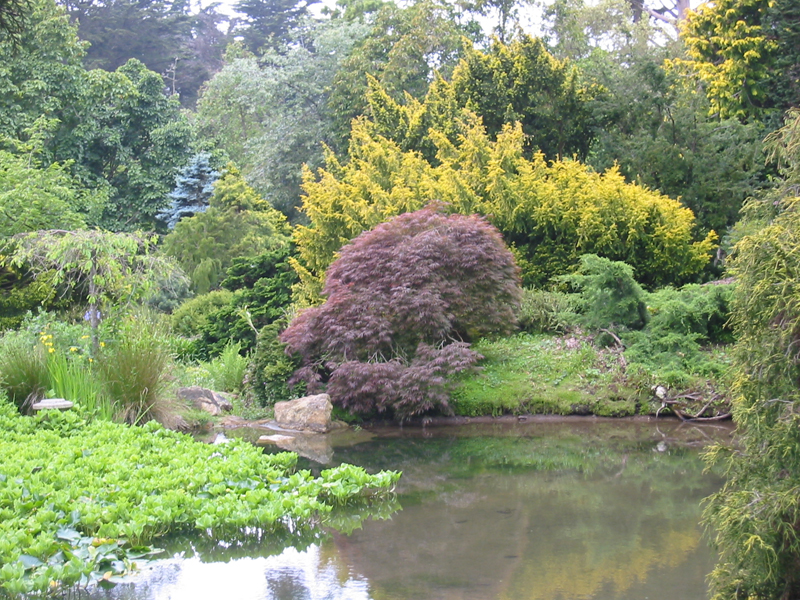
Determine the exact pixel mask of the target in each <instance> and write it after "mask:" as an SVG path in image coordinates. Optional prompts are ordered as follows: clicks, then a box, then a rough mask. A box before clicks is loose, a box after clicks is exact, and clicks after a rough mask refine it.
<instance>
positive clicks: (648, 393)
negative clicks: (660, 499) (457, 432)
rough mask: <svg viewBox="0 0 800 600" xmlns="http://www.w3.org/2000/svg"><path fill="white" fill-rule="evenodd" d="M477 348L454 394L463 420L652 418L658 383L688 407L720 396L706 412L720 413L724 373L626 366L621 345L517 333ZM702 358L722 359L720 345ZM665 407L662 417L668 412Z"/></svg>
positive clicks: (657, 401) (670, 397)
mask: <svg viewBox="0 0 800 600" xmlns="http://www.w3.org/2000/svg"><path fill="white" fill-rule="evenodd" d="M475 349H476V350H477V351H478V352H480V353H481V354H482V355H483V356H484V359H483V360H482V361H481V363H480V370H479V371H478V372H477V373H473V374H469V375H464V376H462V377H460V378H459V380H458V382H457V386H456V390H455V392H454V393H453V402H452V407H453V409H454V411H455V412H456V414H458V415H462V416H480V415H501V414H527V413H533V414H559V415H570V414H579V415H588V414H593V415H598V416H613V417H622V416H630V415H635V414H655V413H656V412H657V411H658V410H659V409H660V408H661V407H662V400H661V399H660V398H658V397H657V396H656V395H655V392H654V389H653V388H654V386H663V388H664V391H665V392H666V394H667V400H668V402H671V401H672V400H673V399H675V400H681V399H682V400H685V401H686V402H684V404H687V405H693V404H696V403H698V402H700V401H701V400H702V404H704V403H705V402H706V401H708V400H709V399H711V398H712V396H713V397H715V398H716V397H717V396H721V397H723V398H719V401H718V402H717V403H716V405H715V403H713V402H712V406H710V407H709V408H708V409H707V411H706V415H707V416H708V415H711V413H712V412H714V411H717V414H718V413H719V410H724V407H723V405H724V396H725V390H726V389H727V383H726V379H727V377H726V375H725V374H722V375H720V376H712V377H709V376H708V374H707V373H702V372H696V373H692V372H691V370H688V371H685V372H683V373H682V374H681V376H680V377H676V376H675V374H674V373H672V372H659V371H658V370H657V369H651V368H648V367H647V366H645V365H641V364H638V363H631V362H630V361H629V360H628V359H626V357H625V353H623V352H622V351H621V350H620V349H619V348H618V347H616V346H615V347H607V348H598V347H597V346H595V345H594V344H592V343H591V340H590V339H589V338H587V337H585V336H580V335H572V334H570V335H564V336H557V335H550V334H536V335H533V334H519V335H516V336H513V337H508V338H503V339H499V340H495V341H486V340H484V341H481V342H479V343H477V344H476V345H475ZM704 353H706V354H708V355H709V356H712V357H713V358H714V360H715V361H716V362H717V363H719V364H724V363H725V361H726V353H725V350H724V348H723V349H720V348H714V349H708V350H704ZM671 378H672V379H671ZM682 396H691V397H685V398H681V397H682ZM682 405H683V404H682ZM670 407H671V405H670V404H668V405H667V406H666V407H664V408H663V409H662V413H666V414H668V413H670V412H671V408H670ZM718 409H719V410H718Z"/></svg>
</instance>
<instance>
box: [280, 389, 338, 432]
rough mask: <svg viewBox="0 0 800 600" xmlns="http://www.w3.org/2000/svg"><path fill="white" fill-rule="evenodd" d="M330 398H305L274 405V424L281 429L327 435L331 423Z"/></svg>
mask: <svg viewBox="0 0 800 600" xmlns="http://www.w3.org/2000/svg"><path fill="white" fill-rule="evenodd" d="M332 410H333V405H332V404H331V397H330V396H328V394H318V395H316V396H306V397H305V398H298V399H297V400H290V401H288V402H278V403H276V404H275V422H276V423H277V424H278V427H281V428H282V429H293V430H295V431H313V432H314V433H327V432H328V431H330V430H331V429H332V427H333V425H332V423H331V411H332Z"/></svg>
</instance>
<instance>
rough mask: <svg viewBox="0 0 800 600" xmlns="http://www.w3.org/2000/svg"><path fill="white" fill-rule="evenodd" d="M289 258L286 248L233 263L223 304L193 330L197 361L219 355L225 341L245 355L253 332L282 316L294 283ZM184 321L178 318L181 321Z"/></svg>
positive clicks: (253, 342)
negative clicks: (231, 342)
mask: <svg viewBox="0 0 800 600" xmlns="http://www.w3.org/2000/svg"><path fill="white" fill-rule="evenodd" d="M290 255H291V251H290V249H289V248H281V249H279V250H274V251H272V252H266V253H264V254H261V255H259V256H256V257H253V258H237V259H234V261H233V265H232V266H231V267H230V268H229V269H228V276H227V277H226V278H225V279H224V280H223V282H222V285H223V287H224V288H226V290H228V294H229V295H228V296H227V297H228V301H227V303H226V304H224V305H222V306H219V308H217V309H216V310H213V311H209V312H207V314H206V316H205V319H204V320H203V322H202V325H199V326H198V325H195V326H194V329H195V331H196V332H197V334H198V339H197V340H196V342H195V344H194V347H195V351H196V355H197V356H198V357H202V358H209V357H213V356H217V355H219V354H220V353H221V352H222V350H223V349H224V348H225V345H226V344H227V343H228V342H229V341H235V342H239V343H241V347H242V351H248V350H250V349H251V348H253V347H254V346H255V344H256V331H258V330H260V329H261V328H263V327H264V326H265V325H268V324H270V323H272V322H273V321H275V320H277V319H279V318H280V317H282V316H283V315H284V313H285V311H286V309H287V308H288V306H289V304H290V303H291V290H292V285H294V284H295V283H297V275H296V274H295V271H294V269H292V267H291V266H290V265H289V263H288V258H289V256H290ZM230 292H232V294H231V293H230ZM221 298H222V296H221V295H220V296H219V297H218V299H221ZM198 304H199V303H198ZM187 318H188V315H186V316H182V321H185V320H186V319H187Z"/></svg>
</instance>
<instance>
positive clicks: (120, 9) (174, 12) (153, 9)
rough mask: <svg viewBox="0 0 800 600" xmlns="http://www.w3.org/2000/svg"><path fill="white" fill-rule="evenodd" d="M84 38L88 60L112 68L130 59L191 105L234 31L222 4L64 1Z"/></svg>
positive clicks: (89, 63) (92, 65) (94, 65)
mask: <svg viewBox="0 0 800 600" xmlns="http://www.w3.org/2000/svg"><path fill="white" fill-rule="evenodd" d="M64 4H65V6H66V8H67V11H68V13H69V16H70V18H71V20H72V21H73V22H74V23H76V24H77V26H78V32H79V34H80V37H81V39H82V40H87V41H88V42H90V43H91V45H90V46H89V47H88V49H87V51H86V57H85V59H84V64H85V65H86V67H87V68H89V69H103V70H106V71H113V70H115V69H117V68H119V67H121V66H122V65H123V64H125V63H126V62H127V61H128V60H129V59H131V58H135V59H137V60H140V61H142V62H143V63H144V64H145V65H147V68H148V69H150V70H152V71H155V72H156V73H161V74H163V75H164V76H165V77H167V79H168V85H169V88H170V91H171V92H172V93H173V94H180V97H181V102H182V103H183V104H184V105H185V106H189V105H192V104H193V102H194V100H195V99H196V97H197V93H198V90H199V88H200V86H201V84H202V83H203V82H204V81H205V80H206V79H208V77H209V76H210V75H211V74H212V73H213V72H214V71H215V70H216V69H217V68H218V66H219V63H220V60H221V56H222V51H223V50H224V48H225V45H226V43H227V41H228V40H229V39H230V37H229V35H227V34H225V33H223V31H222V30H220V29H218V28H217V26H218V25H220V24H222V23H223V22H224V21H226V20H228V18H227V17H225V16H224V15H221V14H220V13H219V12H217V8H218V7H217V6H216V5H212V6H208V7H206V8H200V10H199V11H198V12H197V13H196V14H190V10H191V9H192V8H194V7H193V6H190V2H188V1H187V0H166V1H165V0H77V1H74V0H70V1H69V2H64Z"/></svg>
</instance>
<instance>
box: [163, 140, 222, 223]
mask: <svg viewBox="0 0 800 600" xmlns="http://www.w3.org/2000/svg"><path fill="white" fill-rule="evenodd" d="M210 158H211V155H210V154H208V153H207V152H202V153H200V154H196V155H195V156H194V157H193V158H192V160H191V162H189V164H188V165H186V166H185V167H184V168H183V169H181V171H180V173H178V175H177V176H176V177H175V189H174V190H172V191H171V192H170V194H169V198H170V200H171V203H170V205H169V206H168V207H167V208H164V209H162V210H161V211H159V213H158V218H159V219H160V220H161V221H164V222H165V223H166V224H167V227H169V228H170V229H174V228H175V225H176V224H177V223H178V221H180V220H181V219H182V218H183V217H191V216H192V215H194V214H195V213H200V212H204V211H205V210H206V208H208V204H209V201H210V200H211V196H212V195H213V194H214V182H216V180H217V179H218V178H219V175H220V174H219V171H215V170H214V169H213V168H211V165H210V164H209V160H210Z"/></svg>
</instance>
